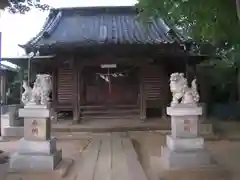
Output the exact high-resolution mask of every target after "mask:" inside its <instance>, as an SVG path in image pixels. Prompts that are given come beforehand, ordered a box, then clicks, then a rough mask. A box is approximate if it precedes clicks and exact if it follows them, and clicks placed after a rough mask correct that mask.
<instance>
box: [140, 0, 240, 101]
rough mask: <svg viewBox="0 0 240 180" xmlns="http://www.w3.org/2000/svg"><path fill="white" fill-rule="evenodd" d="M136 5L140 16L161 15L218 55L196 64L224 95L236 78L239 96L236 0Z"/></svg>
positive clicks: (143, 0) (239, 10) (151, 0)
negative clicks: (217, 57) (216, 57)
mask: <svg viewBox="0 0 240 180" xmlns="http://www.w3.org/2000/svg"><path fill="white" fill-rule="evenodd" d="M137 7H139V8H140V9H141V13H140V15H141V16H142V17H147V18H148V17H153V18H154V17H161V18H163V20H165V22H167V24H168V25H170V27H173V28H174V27H175V28H178V29H180V30H182V32H185V35H187V37H189V38H190V39H193V40H194V42H196V43H197V44H198V47H199V48H198V50H200V51H201V52H202V51H203V50H204V51H205V52H206V50H207V52H209V50H210V51H211V52H213V53H214V54H217V55H219V56H220V57H221V60H219V59H218V60H217V59H211V60H209V61H206V62H204V63H202V64H200V65H199V66H198V67H201V68H202V67H204V73H205V75H207V76H208V78H207V79H208V80H209V81H211V84H210V86H211V87H215V89H216V90H217V91H219V92H220V91H221V92H223V91H224V93H223V94H225V95H226V94H230V93H231V92H232V90H233V89H236V79H237V78H238V91H239V92H238V98H240V68H239V67H240V0H209V1H204V0H139V3H138V4H137ZM206 44H207V46H206ZM209 45H210V46H209ZM209 47H213V48H209ZM206 67H207V70H206ZM237 73H238V76H236V74H237ZM234 86H235V87H234ZM230 87H231V88H230ZM227 91H228V92H227ZM226 92H227V93H226ZM214 95H215V94H212V96H214Z"/></svg>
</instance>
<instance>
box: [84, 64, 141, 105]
mask: <svg viewBox="0 0 240 180" xmlns="http://www.w3.org/2000/svg"><path fill="white" fill-rule="evenodd" d="M124 69H125V68H115V69H110V70H109V72H108V69H101V68H88V70H85V74H84V77H85V78H84V79H85V91H86V93H85V94H86V102H87V104H96V105H120V104H122V105H123V104H136V103H137V98H138V90H139V88H138V81H137V73H136V70H133V71H132V72H128V73H122V72H124Z"/></svg>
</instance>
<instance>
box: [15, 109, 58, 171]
mask: <svg viewBox="0 0 240 180" xmlns="http://www.w3.org/2000/svg"><path fill="white" fill-rule="evenodd" d="M19 117H24V138H23V139H20V140H19V142H18V143H17V147H16V152H15V153H14V154H13V155H12V156H11V158H10V169H13V170H28V169H33V170H53V169H55V167H56V166H57V164H58V163H59V162H60V161H61V159H62V151H61V150H57V148H56V140H55V139H53V138H52V137H51V122H50V121H51V120H50V110H49V108H48V107H46V106H42V105H31V106H25V107H24V108H23V109H20V110H19Z"/></svg>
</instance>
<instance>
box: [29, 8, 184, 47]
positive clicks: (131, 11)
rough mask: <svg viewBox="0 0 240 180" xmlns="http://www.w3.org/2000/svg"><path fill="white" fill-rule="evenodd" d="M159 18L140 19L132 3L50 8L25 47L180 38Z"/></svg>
mask: <svg viewBox="0 0 240 180" xmlns="http://www.w3.org/2000/svg"><path fill="white" fill-rule="evenodd" d="M169 30H170V29H169V27H168V26H167V25H166V24H165V23H164V21H163V20H162V19H155V20H151V21H149V22H148V23H147V22H143V21H141V20H140V19H139V17H138V16H137V11H136V9H135V8H134V7H87V8H86V7H85V8H63V9H53V10H52V11H51V13H50V15H49V17H48V20H47V21H46V23H45V25H44V27H43V29H42V31H41V32H40V33H39V34H38V35H37V36H36V37H35V38H33V39H32V40H30V41H29V42H28V43H27V44H26V45H25V47H32V46H33V47H36V46H37V47H41V46H51V45H56V44H73V43H74V44H78V46H86V45H99V44H161V43H174V42H176V41H177V42H179V41H181V36H178V35H177V33H173V35H170V34H169Z"/></svg>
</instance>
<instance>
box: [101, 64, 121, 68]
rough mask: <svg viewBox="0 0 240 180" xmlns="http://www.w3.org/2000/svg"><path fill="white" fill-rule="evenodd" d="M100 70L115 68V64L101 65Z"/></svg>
mask: <svg viewBox="0 0 240 180" xmlns="http://www.w3.org/2000/svg"><path fill="white" fill-rule="evenodd" d="M101 68H117V64H101Z"/></svg>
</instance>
